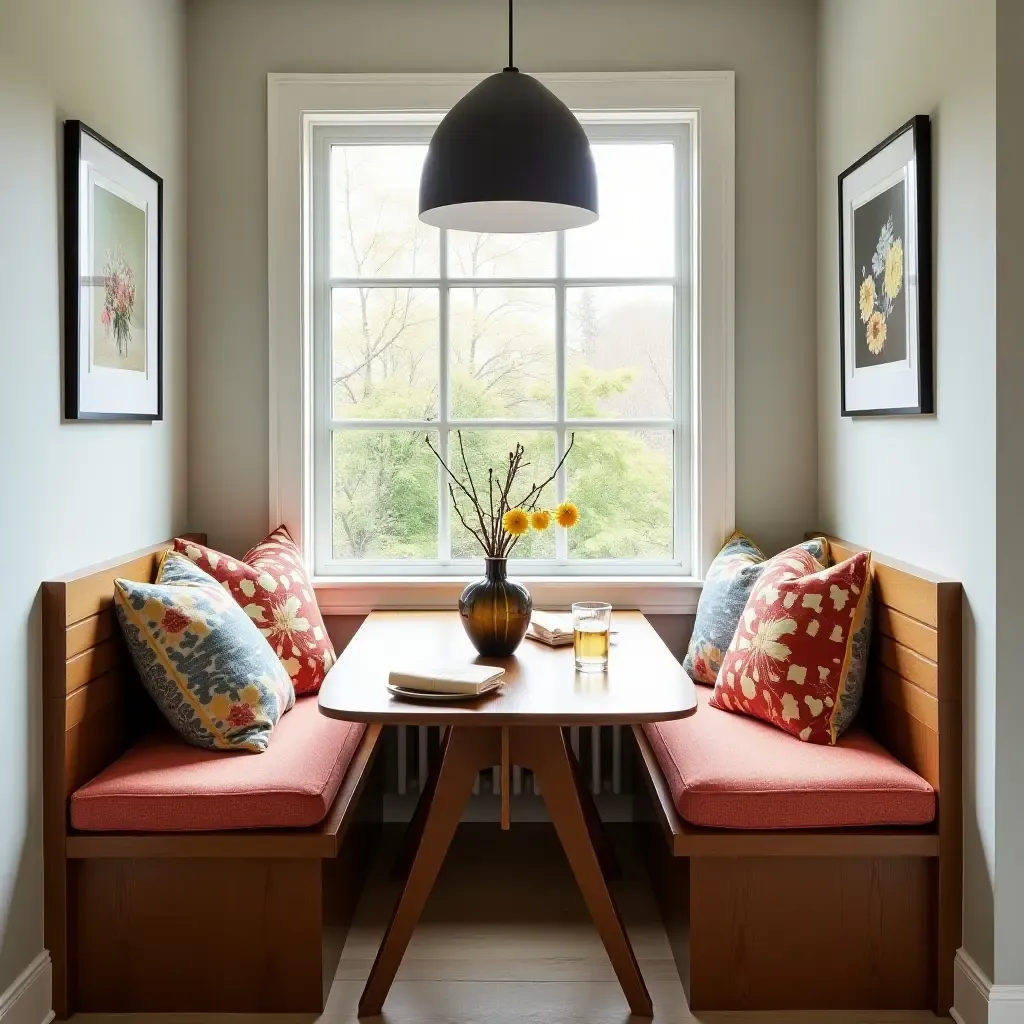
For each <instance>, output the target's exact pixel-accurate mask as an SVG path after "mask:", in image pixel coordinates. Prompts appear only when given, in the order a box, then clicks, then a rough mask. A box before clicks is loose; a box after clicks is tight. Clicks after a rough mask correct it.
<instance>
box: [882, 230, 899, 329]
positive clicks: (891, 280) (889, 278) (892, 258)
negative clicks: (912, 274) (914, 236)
mask: <svg viewBox="0 0 1024 1024" xmlns="http://www.w3.org/2000/svg"><path fill="white" fill-rule="evenodd" d="M902 287H903V242H902V240H901V239H899V238H896V239H894V240H893V243H892V245H890V246H889V251H888V252H887V253H886V254H885V285H884V288H885V294H886V295H887V296H888V297H889V298H890V299H895V298H896V296H897V295H899V293H900V289H901V288H902ZM883 340H884V339H883Z"/></svg>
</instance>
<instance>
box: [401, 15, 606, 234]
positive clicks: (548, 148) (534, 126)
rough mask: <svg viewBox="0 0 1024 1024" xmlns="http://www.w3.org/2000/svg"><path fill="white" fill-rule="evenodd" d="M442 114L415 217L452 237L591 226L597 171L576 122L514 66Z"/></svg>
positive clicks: (543, 88) (554, 98)
mask: <svg viewBox="0 0 1024 1024" xmlns="http://www.w3.org/2000/svg"><path fill="white" fill-rule="evenodd" d="M512 30H513V11H512V0H509V4H508V67H507V68H505V70H504V71H501V72H499V73H498V74H495V75H491V76H490V77H488V78H485V79H484V80H483V81H482V82H481V83H480V84H479V85H477V86H475V87H474V88H473V89H471V90H470V91H469V92H468V93H467V94H466V95H465V96H463V97H462V99H461V100H459V102H458V103H456V104H455V106H454V107H452V109H451V110H449V111H448V113H447V114H446V115H445V117H444V118H443V120H442V121H441V123H440V124H439V125H438V126H437V129H436V130H435V132H434V135H433V137H432V138H431V140H430V147H429V149H428V150H427V156H426V160H425V161H424V163H423V174H422V176H421V178H420V220H422V221H425V222H426V223H427V224H433V225H434V226H436V227H442V228H453V229H455V230H457V231H493V232H527V231H561V230H563V229H565V228H578V227H583V226H584V225H585V224H592V223H593V222H594V221H595V220H597V172H596V170H595V168H594V158H593V156H592V155H591V152H590V143H589V141H588V140H587V136H586V133H585V132H584V131H583V126H582V125H581V124H580V123H579V121H577V120H576V117H575V116H574V115H573V113H572V111H571V110H570V109H569V108H568V107H567V106H566V105H565V104H564V103H563V102H562V101H561V100H560V99H559V98H558V97H557V96H556V95H555V94H554V93H553V92H552V91H551V90H550V89H548V88H547V87H546V86H543V85H541V83H540V82H538V81H537V79H536V78H532V77H530V75H524V74H523V73H522V72H520V70H519V69H518V68H517V67H515V65H514V62H513V50H512V43H513V31H512Z"/></svg>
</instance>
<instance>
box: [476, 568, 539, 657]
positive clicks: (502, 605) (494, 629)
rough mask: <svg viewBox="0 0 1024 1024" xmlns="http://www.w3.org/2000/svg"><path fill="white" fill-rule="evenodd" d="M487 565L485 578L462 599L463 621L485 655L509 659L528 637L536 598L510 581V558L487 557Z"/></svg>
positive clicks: (477, 646) (520, 585)
mask: <svg viewBox="0 0 1024 1024" xmlns="http://www.w3.org/2000/svg"><path fill="white" fill-rule="evenodd" d="M484 562H485V564H486V572H485V575H484V576H483V578H482V579H478V580H473V582H472V583H470V584H468V585H467V587H466V589H465V590H464V591H463V592H462V596H461V597H460V598H459V618H460V619H462V625H463V627H464V628H465V630H466V635H467V636H468V637H469V639H470V641H471V642H472V644H473V646H474V647H475V648H476V649H477V650H478V651H479V652H480V653H481V654H482V655H484V656H485V657H488V658H505V657H508V656H509V655H510V654H513V653H514V652H515V650H516V648H517V647H518V646H519V645H520V644H521V643H522V642H523V637H524V636H526V628H527V626H529V625H530V612H531V611H532V610H533V598H531V597H530V592H529V591H528V590H527V589H526V587H524V586H523V585H522V583H520V582H519V581H518V580H510V579H509V578H508V559H507V558H485V559H484Z"/></svg>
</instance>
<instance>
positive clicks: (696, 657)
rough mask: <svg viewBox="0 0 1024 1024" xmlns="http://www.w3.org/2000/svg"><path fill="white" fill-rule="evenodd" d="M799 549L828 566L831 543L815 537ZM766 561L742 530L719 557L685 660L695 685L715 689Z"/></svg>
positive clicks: (710, 573) (707, 583)
mask: <svg viewBox="0 0 1024 1024" xmlns="http://www.w3.org/2000/svg"><path fill="white" fill-rule="evenodd" d="M798 546H799V547H801V548H803V549H804V550H805V551H807V552H808V553H809V554H810V555H811V557H812V558H814V559H815V560H816V561H818V562H820V563H821V565H822V566H823V567H826V566H828V564H829V554H828V541H827V540H825V538H824V537H815V538H814V539H813V540H808V541H805V542H804V543H803V544H800V545H798ZM765 561H766V556H765V554H764V552H763V551H762V550H761V549H760V548H759V547H758V546H757V545H756V544H755V543H754V542H753V541H752V540H751V539H750V538H749V537H747V536H746V535H745V534H743V533H741V532H740V531H739V530H737V531H736V532H735V533H733V535H732V536H731V537H730V538H729V539H728V540H727V541H726V542H725V547H723V548H722V550H721V551H719V552H718V554H717V555H715V560H714V561H713V562H712V563H711V568H710V569H708V574H707V578H706V579H705V580H704V587H703V589H702V590H701V594H700V601H698V602H697V618H696V620H695V621H694V623H693V633H692V634H691V635H690V645H689V647H688V648H687V651H686V657H685V658H684V659H683V668H684V669H685V670H686V673H687V675H689V677H690V678H691V679H692V680H693V681H694V682H695V683H707V684H708V685H709V686H714V685H715V681H716V680H717V679H718V670H719V669H720V668H721V666H722V655H723V654H724V653H725V652H726V651H727V650H728V648H729V644H730V643H732V637H733V634H734V633H735V632H736V627H737V625H739V621H740V616H741V615H742V614H743V609H744V608H745V607H746V604H747V598H748V597H750V592H751V590H753V589H754V584H755V583H756V582H757V579H758V577H759V576H760V575H761V573H762V572H763V571H764V563H765Z"/></svg>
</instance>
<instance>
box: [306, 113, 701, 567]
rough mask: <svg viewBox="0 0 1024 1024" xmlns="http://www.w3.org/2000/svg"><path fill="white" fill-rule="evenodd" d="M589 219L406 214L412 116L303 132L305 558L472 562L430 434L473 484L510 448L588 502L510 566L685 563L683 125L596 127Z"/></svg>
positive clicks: (414, 151)
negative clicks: (512, 223)
mask: <svg viewBox="0 0 1024 1024" xmlns="http://www.w3.org/2000/svg"><path fill="white" fill-rule="evenodd" d="M591 132H592V135H593V138H592V145H593V152H594V158H595V162H596V164H597V168H598V183H599V189H600V196H601V207H602V217H601V220H599V221H598V222H597V223H596V224H594V225H592V226H590V227H587V228H581V229H577V230H575V231H570V232H567V233H559V234H540V235H514V234H510V235H493V234H491V235H482V234H469V233H466V232H458V231H443V230H438V229H436V228H431V227H429V226H427V225H424V224H423V223H422V222H421V221H420V220H419V219H418V216H417V193H418V186H419V177H420V170H421V167H422V164H423V160H424V157H425V155H426V145H425V142H426V136H425V133H424V131H423V129H422V127H418V126H410V127H408V128H406V129H405V130H404V131H403V130H402V129H401V128H400V127H392V130H391V132H390V133H389V135H388V136H386V137H382V136H381V135H380V132H379V127H376V126H369V127H367V126H363V127H353V126H348V127H346V128H336V127H327V126H324V127H321V128H320V129H318V130H317V131H316V133H315V134H314V148H313V152H314V154H315V157H314V159H315V163H314V167H313V174H314V178H313V180H314V188H313V197H314V201H313V205H312V215H313V236H314V253H315V254H316V256H315V257H314V295H315V296H316V298H315V308H314V310H313V324H314V328H313V330H314V373H313V387H314V389H315V398H314V423H315V425H316V426H315V428H314V429H315V437H314V467H315V469H314V473H315V484H316V486H315V493H316V497H315V504H314V512H313V514H314V525H315V537H316V560H317V565H318V568H321V569H322V570H323V571H326V572H334V571H336V572H339V573H352V572H360V573H365V572H366V571H367V566H370V567H372V571H374V572H381V573H387V572H401V573H407V572H409V571H410V568H412V567H416V568H419V569H422V568H425V567H427V566H429V567H430V568H431V570H432V571H437V572H440V573H445V572H456V573H462V574H465V572H466V571H467V568H468V567H467V566H466V565H465V564H463V565H460V564H459V562H460V561H462V562H464V561H465V560H466V559H470V558H475V557H476V558H478V557H479V554H480V553H479V551H477V550H475V546H476V545H475V541H474V539H473V537H472V536H471V535H470V534H469V533H468V532H467V531H466V530H465V529H464V528H463V527H462V525H461V523H460V522H459V513H460V511H461V512H462V513H463V514H466V513H468V509H467V508H465V507H462V508H461V509H460V508H459V507H458V505H457V503H456V502H455V501H453V498H452V495H451V493H450V489H449V487H448V486H447V481H446V479H445V477H444V474H443V471H442V470H441V467H440V466H439V465H438V463H437V461H436V459H435V457H434V454H433V452H431V450H430V448H429V447H428V445H427V443H426V439H427V438H429V439H430V440H431V443H432V444H433V446H434V447H436V448H437V449H438V450H439V451H440V453H441V455H442V457H444V458H445V460H446V462H448V464H449V465H450V466H452V467H453V469H455V470H456V471H457V473H458V474H459V475H460V477H465V475H466V469H465V467H466V466H467V465H468V467H469V469H470V470H471V471H472V475H473V478H474V480H475V482H476V485H477V487H480V488H483V487H485V486H486V485H487V481H488V470H489V469H491V468H493V469H494V470H495V472H500V470H501V466H502V464H503V463H504V461H505V458H506V455H505V453H507V452H508V451H509V449H510V448H511V447H513V446H514V444H515V442H516V440H517V439H518V440H519V441H521V443H522V444H523V445H524V447H525V448H526V452H527V458H528V459H529V460H530V463H531V469H532V477H531V480H532V479H545V478H547V477H548V476H550V475H551V474H552V472H553V471H554V467H555V465H556V464H557V462H558V461H559V459H560V458H561V456H562V454H563V453H564V452H565V451H566V449H567V448H568V447H569V445H570V442H572V447H571V451H570V452H569V456H568V459H567V460H566V463H565V466H564V467H563V469H562V470H561V471H560V472H559V473H558V475H557V477H556V479H555V480H554V481H553V482H552V484H551V485H549V487H548V489H547V491H546V501H547V502H548V503H549V504H550V505H552V506H553V505H554V504H556V503H557V502H559V501H562V500H564V499H565V498H566V497H570V498H572V499H573V500H575V501H577V503H578V504H579V505H580V506H581V508H582V509H583V518H582V522H581V523H580V525H579V527H577V528H576V529H575V530H573V531H572V532H571V533H570V532H566V531H563V530H549V531H547V532H545V533H542V534H537V533H531V534H528V535H527V537H526V538H524V541H523V542H521V543H520V545H519V547H518V548H517V552H516V553H517V555H519V557H520V560H522V562H524V563H525V565H524V566H522V567H519V571H526V572H533V573H536V572H543V571H545V570H548V569H551V570H553V569H556V568H557V570H558V571H559V572H565V573H577V572H592V571H594V569H595V568H599V569H600V571H602V572H608V571H618V570H620V569H621V568H622V567H623V566H628V568H629V571H634V572H635V571H637V568H638V567H639V568H640V569H641V571H659V570H661V571H664V570H668V569H673V570H674V571H676V572H678V571H679V569H680V566H682V567H683V568H684V569H685V568H686V566H685V564H684V563H685V562H686V556H685V551H686V546H687V543H686V542H687V534H688V530H689V516H688V511H689V502H688V496H687V480H688V469H689V452H688V449H687V445H686V432H685V424H686V422H687V420H688V418H689V405H690V403H689V401H688V394H687V386H686V381H687V376H688V373H687V371H688V366H689V359H688V356H689V319H690V316H689V307H690V303H689V261H688V258H687V256H688V252H689V245H688V242H689V230H688V221H689V218H688V210H689V200H688V194H689V182H688V174H687V171H688V160H687V152H688V146H687V138H688V135H687V126H686V125H685V124H674V125H667V124H663V125H657V126H644V125H635V124H628V123H625V124H619V125H608V124H604V125H601V126H599V127H597V128H592V129H591Z"/></svg>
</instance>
